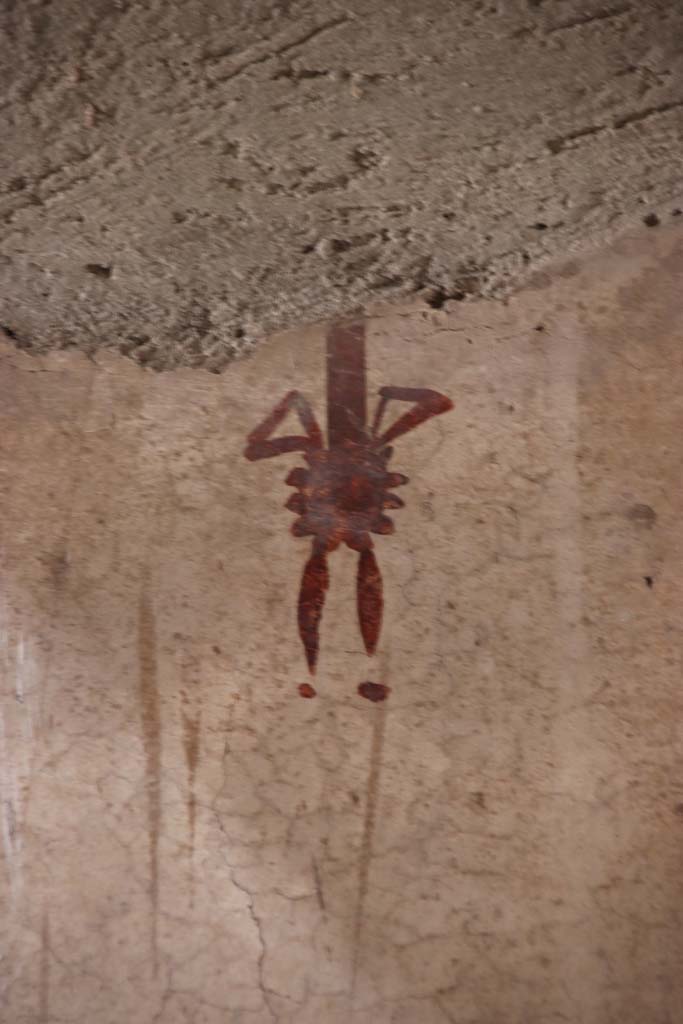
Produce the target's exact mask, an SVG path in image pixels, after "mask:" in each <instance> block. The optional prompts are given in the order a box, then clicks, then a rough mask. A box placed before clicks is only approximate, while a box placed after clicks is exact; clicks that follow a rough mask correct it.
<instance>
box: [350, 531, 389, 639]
mask: <svg viewBox="0 0 683 1024" xmlns="http://www.w3.org/2000/svg"><path fill="white" fill-rule="evenodd" d="M356 596H357V600H358V623H359V625H360V631H361V635H362V637H363V643H364V644H365V650H366V651H367V653H368V654H374V653H375V647H376V646H377V641H378V639H379V631H380V629H381V626H382V607H383V604H384V602H383V599H382V574H381V573H380V571H379V565H378V564H377V559H376V558H375V553H374V551H373V550H372V542H371V541H370V539H369V538H368V546H367V547H365V548H364V549H363V550H362V551H361V553H360V558H359V559H358V576H357V579H356Z"/></svg>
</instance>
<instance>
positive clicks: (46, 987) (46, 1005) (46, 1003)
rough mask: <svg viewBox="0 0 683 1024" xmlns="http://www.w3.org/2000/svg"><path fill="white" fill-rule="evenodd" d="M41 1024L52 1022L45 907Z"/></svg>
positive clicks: (47, 919)
mask: <svg viewBox="0 0 683 1024" xmlns="http://www.w3.org/2000/svg"><path fill="white" fill-rule="evenodd" d="M39 1020H40V1024H49V1020H50V914H49V911H48V909H47V906H45V907H43V924H42V927H41V932H40V1009H39Z"/></svg>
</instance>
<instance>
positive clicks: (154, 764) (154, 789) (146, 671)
mask: <svg viewBox="0 0 683 1024" xmlns="http://www.w3.org/2000/svg"><path fill="white" fill-rule="evenodd" d="M150 589H151V582H150V576H149V572H145V574H144V576H143V580H142V586H141V589H140V601H139V605H138V670H139V675H138V681H139V698H140V719H141V724H142V738H143V745H144V750H145V772H146V789H147V801H148V803H147V829H148V833H149V876H150V880H149V895H150V900H151V904H152V921H151V929H152V935H151V941H152V955H153V963H154V974H155V975H156V974H157V972H158V969H159V959H158V911H159V833H160V831H161V713H160V707H159V680H158V663H157V636H156V618H155V615H154V607H153V605H152V600H151V596H150Z"/></svg>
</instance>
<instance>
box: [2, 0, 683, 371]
mask: <svg viewBox="0 0 683 1024" xmlns="http://www.w3.org/2000/svg"><path fill="white" fill-rule="evenodd" d="M682 40H683V7H682V6H681V4H680V2H678V0H646V2H642V3H635V2H630V3H629V2H620V0H613V2H605V0H555V2H552V0H504V2H503V0H498V2H492V0H486V2H481V0H422V2H420V3H416V2H414V0H392V2H389V0H387V2H373V3H368V2H366V0H346V2H343V3H340V2H335V0H315V2H314V0H299V2H297V0H279V2H274V0H258V2H251V3H248V4H246V3H243V2H241V0H232V2H227V0H221V2H216V0H185V2H183V3H178V2H176V3H169V2H168V0H144V2H136V3H129V2H127V0H119V2H112V0H91V2H89V3H87V4H83V3H81V2H79V0H53V2H51V3H47V2H43V0H23V2H22V3H16V2H12V3H4V4H3V5H2V10H1V11H0V48H1V49H0V82H1V89H2V94H3V104H2V108H1V109H0V117H1V118H2V152H0V179H1V182H2V184H1V186H0V228H1V239H2V241H1V247H0V275H1V286H0V324H2V325H4V329H5V332H6V334H7V335H8V336H9V337H10V338H11V339H13V340H14V341H15V342H16V343H17V344H19V345H20V346H21V347H23V348H27V349H32V350H34V351H44V350H46V349H49V348H63V347H68V346H76V347H78V348H80V349H82V350H84V351H91V350H94V349H97V348H99V347H102V346H107V347H112V348H115V349H118V350H119V351H121V352H124V353H128V354H129V355H131V356H132V357H133V358H134V359H136V360H138V361H139V362H140V363H143V364H146V365H149V366H152V367H155V368H162V367H173V366H177V365H198V364H201V365H205V366H207V367H209V368H211V369H220V368H222V367H224V366H225V365H226V363H227V362H228V361H229V360H230V359H231V358H232V357H233V356H234V354H235V353H236V352H238V351H240V350H242V349H244V348H245V347H249V346H250V345H251V344H253V343H254V342H255V341H256V340H257V339H258V338H260V337H261V336H262V335H263V333H264V332H266V331H271V330H273V329H279V328H282V327H287V326H294V325H297V324H301V323H313V322H315V321H317V320H318V319H320V318H321V317H326V316H330V315H333V314H337V313H339V312H340V311H344V312H346V311H348V310H350V309H352V308H353V307H354V306H356V305H357V304H358V303H360V302H365V301H367V300H369V299H372V298H375V297H387V296H391V295H395V294H398V293H402V292H420V291H425V292H426V293H427V294H428V296H430V299H431V301H432V302H434V303H435V304H437V305H438V304H440V303H442V302H443V301H444V299H445V298H446V297H448V296H451V297H456V298H457V297H460V296H467V295H470V294H479V293H482V292H483V293H487V292H491V291H496V290H500V289H505V288H506V287H508V286H509V285H511V284H514V283H517V282H519V281H521V280H523V279H524V277H525V276H526V275H527V274H528V273H529V272H530V271H533V270H534V269H537V268H538V266H539V265H540V264H542V263H543V262H544V261H545V260H546V259H548V258H554V257H556V256H557V255H558V254H560V255H562V256H563V257H564V256H565V255H566V253H567V252H568V251H570V250H572V249H576V250H578V249H580V248H581V247H582V246H585V245H593V244H595V242H596V241H598V242H602V241H603V240H604V239H605V238H606V237H607V236H611V235H614V234H615V233H618V232H620V231H623V229H624V228H625V227H627V226H628V225H632V224H633V223H634V222H638V223H639V222H640V221H641V220H642V219H643V218H649V219H650V221H652V220H653V219H656V218H659V219H660V220H662V221H668V220H669V218H670V217H671V215H672V213H673V212H674V211H676V210H680V206H681V202H680V199H681V194H682V193H683V185H682V183H683V148H682V147H681V126H682V125H683V74H682V68H683V49H682Z"/></svg>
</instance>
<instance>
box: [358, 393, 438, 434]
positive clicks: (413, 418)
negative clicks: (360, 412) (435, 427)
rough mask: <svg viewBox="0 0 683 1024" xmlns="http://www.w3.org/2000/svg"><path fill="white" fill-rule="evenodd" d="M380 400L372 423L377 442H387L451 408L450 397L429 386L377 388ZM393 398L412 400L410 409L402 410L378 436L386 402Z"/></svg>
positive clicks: (405, 400) (401, 400)
mask: <svg viewBox="0 0 683 1024" xmlns="http://www.w3.org/2000/svg"><path fill="white" fill-rule="evenodd" d="M379 395H380V401H379V404H378V406H377V411H376V413H375V419H374V423H373V436H374V437H375V438H376V441H377V443H378V444H388V443H389V441H393V440H394V438H395V437H400V436H401V434H407V433H408V431H409V430H413V428H414V427H417V426H419V425H420V423H424V421H425V420H429V419H431V418H432V416H439V415H440V414H441V413H442V412H448V410H449V409H452V408H453V403H452V402H451V400H450V398H446V396H445V395H441V394H439V392H438V391H432V390H431V389H430V388H394V387H384V388H380V389H379ZM392 399H395V400H397V401H399V402H413V403H414V405H413V407H412V409H409V410H408V412H404V413H403V415H402V416H399V418H398V419H397V420H396V422H395V423H394V424H392V426H390V427H389V428H388V429H387V430H385V431H384V433H383V434H381V435H380V436H379V437H378V431H379V428H380V424H381V422H382V417H383V416H384V412H385V409H386V407H387V404H388V403H389V402H390V401H391V400H392Z"/></svg>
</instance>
